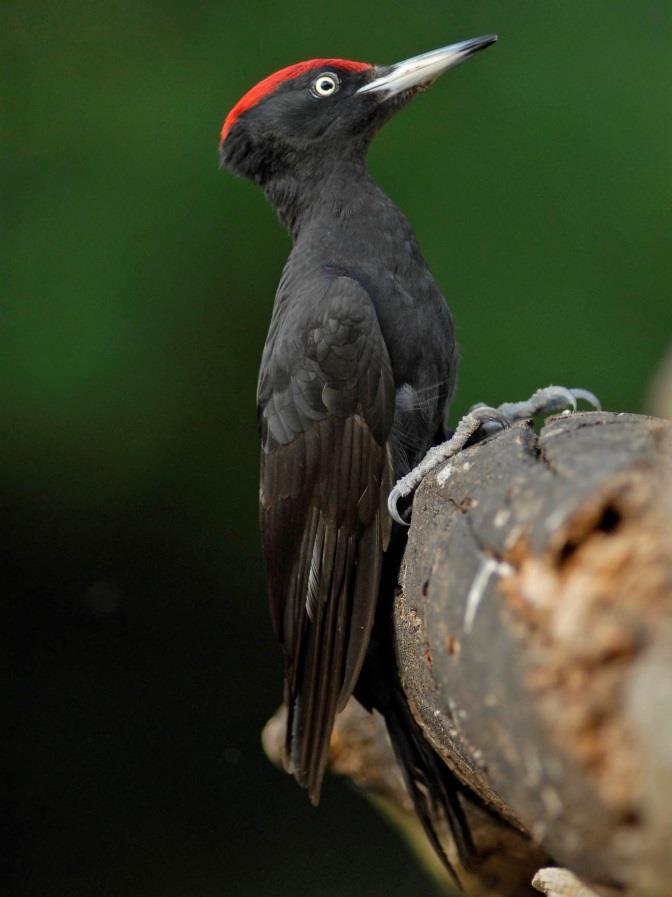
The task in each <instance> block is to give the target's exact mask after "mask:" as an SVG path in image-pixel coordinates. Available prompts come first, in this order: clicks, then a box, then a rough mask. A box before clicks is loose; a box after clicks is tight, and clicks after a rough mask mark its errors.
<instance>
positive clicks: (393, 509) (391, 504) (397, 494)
mask: <svg viewBox="0 0 672 897" xmlns="http://www.w3.org/2000/svg"><path fill="white" fill-rule="evenodd" d="M400 482H401V481H400ZM402 498H404V495H403V492H402V490H401V489H400V488H399V483H397V484H396V486H394V487H393V488H392V491H391V492H390V494H389V495H388V496H387V512H388V514H389V515H390V517H391V518H392V520H394V521H395V522H396V523H400V524H401V525H402V526H410V524H409V523H408V522H407V521H406V520H404V518H403V517H402V516H401V514H400V513H399V511H398V510H397V503H398V502H399V500H400V499H402Z"/></svg>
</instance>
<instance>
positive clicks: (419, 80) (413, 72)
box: [357, 34, 497, 99]
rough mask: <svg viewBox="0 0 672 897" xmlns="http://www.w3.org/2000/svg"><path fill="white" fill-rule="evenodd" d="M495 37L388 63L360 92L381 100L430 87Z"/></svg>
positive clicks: (492, 35)
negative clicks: (376, 94)
mask: <svg viewBox="0 0 672 897" xmlns="http://www.w3.org/2000/svg"><path fill="white" fill-rule="evenodd" d="M496 40H497V35H496V34H486V35H484V36H483V37H474V38H472V39H471V40H464V41H461V42H460V43H459V44H451V45H450V46H449V47H441V49H440V50H430V52H429V53H422V54H421V55H420V56H412V57H411V58H410V59H404V61H403V62H397V64H396V65H392V66H385V67H384V68H382V69H379V70H378V71H379V72H380V73H381V74H380V75H379V76H378V77H377V78H374V80H373V81H369V83H368V84H365V85H364V86H363V87H360V88H359V90H358V91H357V93H380V94H382V99H387V98H388V97H394V96H397V94H400V93H403V92H404V91H406V90H413V89H419V88H422V87H429V85H430V84H432V83H433V82H434V81H436V79H437V78H438V77H439V75H442V74H443V73H444V72H447V71H448V69H452V68H453V67H454V66H456V65H459V64H460V63H461V62H464V60H465V59H469V57H470V56H473V55H474V53H477V52H478V51H479V50H484V49H485V48H486V47H489V46H490V44H494V42H495V41H496Z"/></svg>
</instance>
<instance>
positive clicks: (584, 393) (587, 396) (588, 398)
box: [570, 388, 602, 411]
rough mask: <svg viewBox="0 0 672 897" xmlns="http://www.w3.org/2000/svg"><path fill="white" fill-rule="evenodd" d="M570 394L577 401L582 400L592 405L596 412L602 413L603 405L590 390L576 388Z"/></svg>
mask: <svg viewBox="0 0 672 897" xmlns="http://www.w3.org/2000/svg"><path fill="white" fill-rule="evenodd" d="M570 392H571V394H572V395H573V396H574V397H575V398H576V399H582V400H583V401H584V402H587V403H588V404H589V405H592V406H593V408H594V409H595V410H596V411H602V403H601V402H600V400H599V399H598V398H597V396H596V395H595V394H594V393H592V392H590V390H588V389H579V388H574V389H570Z"/></svg>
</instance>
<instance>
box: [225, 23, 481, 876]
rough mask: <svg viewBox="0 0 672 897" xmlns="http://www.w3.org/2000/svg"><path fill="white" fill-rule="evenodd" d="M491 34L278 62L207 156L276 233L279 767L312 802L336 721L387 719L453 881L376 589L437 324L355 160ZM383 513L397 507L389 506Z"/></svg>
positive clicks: (409, 253) (450, 798) (271, 447)
mask: <svg viewBox="0 0 672 897" xmlns="http://www.w3.org/2000/svg"><path fill="white" fill-rule="evenodd" d="M496 39H497V37H496V35H494V34H487V35H484V36H482V37H477V38H474V39H470V40H466V41H462V42H459V43H455V44H451V45H449V46H446V47H442V48H440V49H437V50H433V51H430V52H428V53H423V54H421V55H418V56H413V57H411V58H409V59H405V60H403V61H402V62H399V63H396V64H393V65H374V64H371V63H365V62H357V61H352V60H347V59H342V58H316V59H310V60H308V61H304V62H299V63H296V64H294V65H290V66H287V67H285V68H282V69H280V70H279V71H276V72H275V73H273V74H271V75H269V76H268V77H266V78H264V79H263V80H262V81H260V82H259V83H258V84H257V85H256V86H254V87H253V88H252V89H251V90H249V91H248V92H247V93H246V94H245V95H244V96H243V97H242V98H241V99H240V100H239V101H238V102H237V103H236V104H235V105H234V106H233V108H232V109H231V111H230V112H229V113H228V115H227V116H226V119H225V121H224V124H223V126H222V128H221V132H220V142H219V154H220V164H221V166H222V167H224V168H226V169H228V170H229V171H231V172H233V173H234V174H236V175H239V176H241V177H243V178H247V179H248V180H250V181H252V182H253V183H255V184H257V185H258V186H260V187H261V188H262V190H263V191H264V193H265V195H266V197H267V199H268V200H269V202H270V204H271V205H272V206H273V207H274V208H275V209H276V211H277V213H278V216H279V219H280V221H281V223H282V224H283V225H284V226H285V228H286V229H287V230H288V231H289V233H290V235H291V238H292V244H293V245H292V249H291V252H290V254H289V257H288V259H287V262H286V264H285V266H284V269H283V271H282V275H281V277H280V281H279V285H278V288H277V292H276V296H275V301H274V305H273V311H272V315H271V321H270V326H269V331H268V336H267V339H266V343H265V346H264V349H263V353H262V359H261V365H260V370H259V379H258V386H257V422H258V428H259V433H260V441H261V462H260V487H259V502H260V528H261V536H262V546H263V553H264V558H265V566H266V575H267V582H268V590H269V597H270V606H271V616H272V621H273V626H274V629H275V633H276V635H277V638H278V640H279V642H280V644H281V646H282V651H283V655H284V672H285V683H284V698H285V703H286V705H287V714H288V718H287V729H286V745H285V751H286V766H287V769H288V771H289V772H291V773H292V774H293V776H294V777H295V779H296V780H297V781H298V783H299V784H300V785H301V786H303V787H304V788H306V789H307V791H308V795H309V798H310V800H311V801H312V802H313V803H317V802H318V801H319V797H320V791H321V787H322V782H323V778H324V775H325V769H326V766H327V761H328V751H329V741H330V736H331V732H332V728H333V726H334V720H335V717H336V714H337V713H338V712H339V711H340V710H342V709H343V707H344V706H345V704H346V702H347V701H348V700H349V698H350V697H351V696H352V695H353V694H354V695H355V697H356V698H357V699H358V700H359V701H360V702H361V703H362V704H363V705H364V706H365V707H366V708H367V709H369V710H373V709H375V710H378V711H379V712H380V713H381V714H382V715H383V717H384V718H385V721H386V724H387V727H388V732H389V735H390V740H391V742H392V745H393V747H394V750H395V753H396V756H397V759H398V761H399V764H400V767H401V770H402V774H403V777H404V780H405V782H406V786H407V789H408V791H409V794H410V795H411V798H412V800H413V803H414V806H415V809H416V811H417V812H418V815H419V817H420V819H421V822H422V824H423V826H424V828H425V831H426V833H427V835H428V837H429V839H430V840H431V842H432V844H433V845H434V847H435V849H436V851H437V852H438V853H439V855H440V856H441V857H442V859H443V861H444V863H445V864H446V865H447V867H448V868H449V870H450V871H451V872H452V873H453V874H454V870H453V868H452V865H451V863H450V862H449V860H448V858H447V856H446V853H445V850H444V848H443V846H442V843H441V840H440V837H439V834H438V830H439V822H438V819H439V818H440V816H441V815H443V816H444V817H445V819H446V821H447V822H448V825H449V827H450V830H451V832H452V835H453V838H454V841H455V844H456V847H457V851H458V854H459V856H460V860H461V862H462V863H463V865H465V866H468V864H469V863H470V862H471V861H472V858H473V855H474V845H473V842H472V839H471V834H470V832H469V827H468V825H467V821H466V817H465V813H464V809H463V805H462V800H461V795H462V794H463V793H464V790H465V786H463V785H462V783H461V782H460V781H459V780H458V779H457V777H456V776H455V774H454V773H453V772H452V771H451V770H449V769H448V767H447V766H446V765H445V763H444V762H443V761H442V760H441V759H440V758H439V756H438V755H437V754H435V752H434V751H433V749H432V748H431V746H430V745H429V743H428V742H427V741H426V740H425V738H424V736H423V734H422V732H421V730H420V728H419V726H418V724H417V723H416V722H415V720H414V718H413V716H412V713H411V711H410V709H409V707H408V704H407V702H406V699H405V696H404V693H403V689H402V687H401V683H400V681H399V673H398V670H397V666H396V659H395V654H394V644H393V633H392V599H393V593H394V588H395V585H396V576H397V573H398V567H399V559H400V556H401V552H402V551H403V544H404V538H405V536H404V532H403V527H402V526H400V524H399V522H395V520H394V519H393V516H392V515H391V513H390V512H389V511H388V496H389V495H390V493H391V490H392V487H393V486H394V484H395V482H397V480H399V479H400V478H402V477H403V476H405V475H407V474H408V473H409V471H411V470H412V469H413V468H414V467H415V465H416V464H417V463H418V461H419V460H420V459H421V458H423V457H424V455H425V454H426V452H427V451H428V449H430V448H431V447H432V446H434V445H436V444H438V443H441V442H443V440H444V439H445V436H446V433H445V429H444V422H445V419H446V414H447V410H448V406H449V403H450V399H451V397H452V395H453V391H454V388H455V381H456V366H457V365H456V358H457V355H456V344H455V334H454V325H453V319H452V316H451V313H450V311H449V308H448V305H447V304H446V301H445V299H444V296H443V295H442V293H441V291H440V289H439V287H438V286H437V284H436V282H435V280H434V278H433V276H432V274H431V272H430V270H429V267H428V265H427V263H426V261H425V259H424V257H423V255H422V252H421V250H420V247H419V245H418V241H417V238H416V236H415V234H414V231H413V229H412V227H411V225H410V223H409V222H408V220H407V219H406V217H405V216H404V214H403V213H402V212H401V210H400V209H399V208H398V207H397V206H396V205H395V204H394V203H393V201H392V200H391V199H390V198H389V197H388V196H387V195H386V194H385V193H384V192H383V190H382V189H381V188H380V187H379V186H378V185H377V183H376V182H375V181H374V179H373V177H372V176H371V174H370V172H369V170H368V168H367V163H366V159H367V152H368V149H369V146H370V144H371V141H372V139H373V138H374V136H375V134H376V133H377V132H378V131H379V130H380V128H381V127H382V126H383V125H384V124H385V123H386V122H387V121H388V120H389V119H390V118H391V117H392V116H393V115H394V114H395V113H396V112H398V111H399V110H400V109H402V108H403V107H404V106H405V105H406V104H407V102H408V101H409V100H411V99H412V98H413V97H415V96H416V95H417V94H418V93H420V92H421V91H422V90H424V89H425V88H427V87H429V86H430V85H431V84H433V83H434V81H436V79H437V78H438V77H439V76H440V75H442V74H443V73H444V72H446V71H448V70H449V69H451V68H453V67H455V66H456V65H458V64H459V63H461V62H463V61H465V60H467V59H469V58H470V57H471V56H473V55H474V54H475V53H477V52H479V51H481V50H484V49H485V48H487V47H489V46H491V45H492V44H493V43H494V42H495V41H496ZM395 508H396V505H395Z"/></svg>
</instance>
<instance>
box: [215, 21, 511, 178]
mask: <svg viewBox="0 0 672 897" xmlns="http://www.w3.org/2000/svg"><path fill="white" fill-rule="evenodd" d="M496 39H497V37H496V35H494V34H488V35H485V36H484V37H477V38H474V39H472V40H467V41H462V42H461V43H458V44H452V45H451V46H449V47H442V48H441V49H439V50H432V51H431V52H429V53H423V54H422V55H420V56H414V57H412V58H411V59H405V60H404V61H403V62H398V63H396V64H395V65H384V66H376V65H371V64H369V63H366V62H353V61H351V60H347V59H311V60H309V61H308V62H299V63H297V64H296V65H290V66H288V67H287V68H284V69H280V71H277V72H275V73H274V74H272V75H269V76H268V77H267V78H264V80H263V81H260V82H259V83H258V84H257V85H256V86H255V87H253V88H252V89H251V90H249V91H248V92H247V93H246V94H245V95H244V96H243V97H242V99H240V100H239V101H238V102H237V103H236V105H235V106H234V107H233V108H232V109H231V111H230V112H229V114H228V115H227V117H226V120H225V122H224V125H223V127H222V131H221V139H220V145H219V151H220V159H221V163H222V166H224V167H226V168H229V169H230V170H232V171H234V172H235V173H237V174H240V175H242V176H244V177H247V178H250V180H253V181H255V182H256V183H259V184H261V185H264V184H266V183H268V182H269V181H270V180H271V179H272V178H273V177H274V176H276V175H278V174H281V173H283V172H285V171H286V170H287V169H288V168H291V167H294V166H296V165H300V164H301V162H302V161H303V160H306V159H308V158H310V159H316V158H317V159H319V160H321V161H322V162H323V163H326V164H327V165H328V164H329V160H333V159H334V158H335V157H339V156H340V157H342V156H345V155H348V154H355V155H361V156H363V155H364V154H365V153H366V150H367V148H368V145H369V143H370V141H371V138H372V137H373V135H374V134H375V132H376V131H377V130H378V128H380V126H381V125H382V124H383V123H384V122H385V121H387V119H388V118H390V116H391V115H393V114H394V112H396V111H397V110H398V109H400V108H401V107H402V106H403V105H404V104H405V103H406V102H407V100H409V99H410V98H411V97H412V96H415V94H416V93H418V92H419V91H420V90H422V89H423V88H425V87H428V86H429V85H430V84H432V83H433V82H434V81H435V80H436V79H437V78H438V77H439V75H442V74H443V73H444V72H446V71H448V69H450V68H453V67H454V66H456V65H459V63H460V62H463V61H464V60H465V59H468V58H469V57H470V56H472V55H473V54H474V53H476V52H477V51H479V50H483V49H484V48H485V47H488V46H490V44H492V43H494V41H495V40H496Z"/></svg>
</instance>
